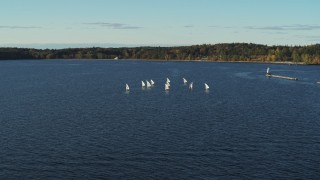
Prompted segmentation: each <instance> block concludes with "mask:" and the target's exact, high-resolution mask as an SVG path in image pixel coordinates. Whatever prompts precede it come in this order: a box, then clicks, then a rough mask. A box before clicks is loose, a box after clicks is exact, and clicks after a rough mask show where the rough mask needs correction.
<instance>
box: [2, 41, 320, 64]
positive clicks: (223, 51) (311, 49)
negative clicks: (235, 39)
mask: <svg viewBox="0 0 320 180" xmlns="http://www.w3.org/2000/svg"><path fill="white" fill-rule="evenodd" d="M115 58H118V59H150V60H168V61H170V60H188V61H193V60H195V61H196V60H202V61H230V62H231V61H248V62H250V61H251V62H293V63H305V64H320V44H315V45H308V46H267V45H260V44H251V43H250V44H248V43H228V44H214V45H211V44H203V45H193V46H179V47H134V48H126V47H124V48H99V47H92V48H66V49H31V48H0V60H12V59H115Z"/></svg>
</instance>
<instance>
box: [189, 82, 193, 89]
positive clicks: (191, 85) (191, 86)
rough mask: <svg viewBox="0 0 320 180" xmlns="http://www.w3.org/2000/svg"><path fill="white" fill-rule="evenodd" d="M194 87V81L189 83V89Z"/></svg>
mask: <svg viewBox="0 0 320 180" xmlns="http://www.w3.org/2000/svg"><path fill="white" fill-rule="evenodd" d="M192 88H193V82H191V83H190V84H189V89H190V90H192Z"/></svg>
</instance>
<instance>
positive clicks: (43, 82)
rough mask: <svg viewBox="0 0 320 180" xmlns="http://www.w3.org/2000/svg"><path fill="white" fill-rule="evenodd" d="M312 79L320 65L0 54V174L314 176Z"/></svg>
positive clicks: (318, 163) (318, 96)
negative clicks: (0, 57) (145, 83)
mask: <svg viewBox="0 0 320 180" xmlns="http://www.w3.org/2000/svg"><path fill="white" fill-rule="evenodd" d="M268 66H269V67H270V69H271V71H272V72H273V73H274V74H277V75H286V76H292V77H297V78H299V80H298V81H289V80H283V79H272V78H271V79H268V78H266V77H265V76H264V74H265V71H266V68H267V67H268ZM167 77H168V78H169V79H170V80H171V89H170V91H169V92H165V90H164V83H165V80H166V78H167ZM183 77H185V78H186V79H187V80H188V81H193V82H194V89H193V90H192V91H189V90H188V87H187V86H185V85H183V82H182V78H183ZM147 79H148V80H150V79H153V80H154V81H155V86H154V87H153V88H151V89H142V88H141V80H147ZM316 81H320V66H303V65H298V66H296V65H293V66H289V65H277V64H269V65H268V64H249V63H248V64H247V63H204V62H146V61H143V62H142V61H122V60H121V61H93V60H92V61H91V60H90V61H78V60H39V61H33V60H30V61H0V140H1V147H0V179H11V178H12V179H220V178H221V179H238V178H239V179H264V178H266V179H280V178H285V179H293V178H298V179H319V178H320V84H316V83H315V82H316ZM205 82H206V83H207V84H208V85H209V86H210V91H207V92H206V91H205V90H204V84H203V83H205ZM125 83H128V84H129V86H130V88H131V89H130V92H129V93H126V92H125Z"/></svg>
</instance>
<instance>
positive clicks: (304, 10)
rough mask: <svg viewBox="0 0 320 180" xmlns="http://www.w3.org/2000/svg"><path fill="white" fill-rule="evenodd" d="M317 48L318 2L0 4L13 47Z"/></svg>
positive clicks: (59, 0)
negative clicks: (224, 45)
mask: <svg viewBox="0 0 320 180" xmlns="http://www.w3.org/2000/svg"><path fill="white" fill-rule="evenodd" d="M230 42H247V43H258V44H268V45H307V44H315V43H320V0H0V46H1V45H8V44H18V45H22V46H23V45H24V44H40V45H42V46H45V45H44V44H49V43H56V44H97V45H99V44H100V45H101V44H111V45H112V44H124V45H191V44H204V43H207V44H216V43H230Z"/></svg>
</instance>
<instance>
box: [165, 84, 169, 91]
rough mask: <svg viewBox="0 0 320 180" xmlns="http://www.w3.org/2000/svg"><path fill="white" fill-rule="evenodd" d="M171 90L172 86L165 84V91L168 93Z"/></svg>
mask: <svg viewBox="0 0 320 180" xmlns="http://www.w3.org/2000/svg"><path fill="white" fill-rule="evenodd" d="M169 89H170V86H169V84H168V83H166V84H164V90H166V91H168V90H169Z"/></svg>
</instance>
